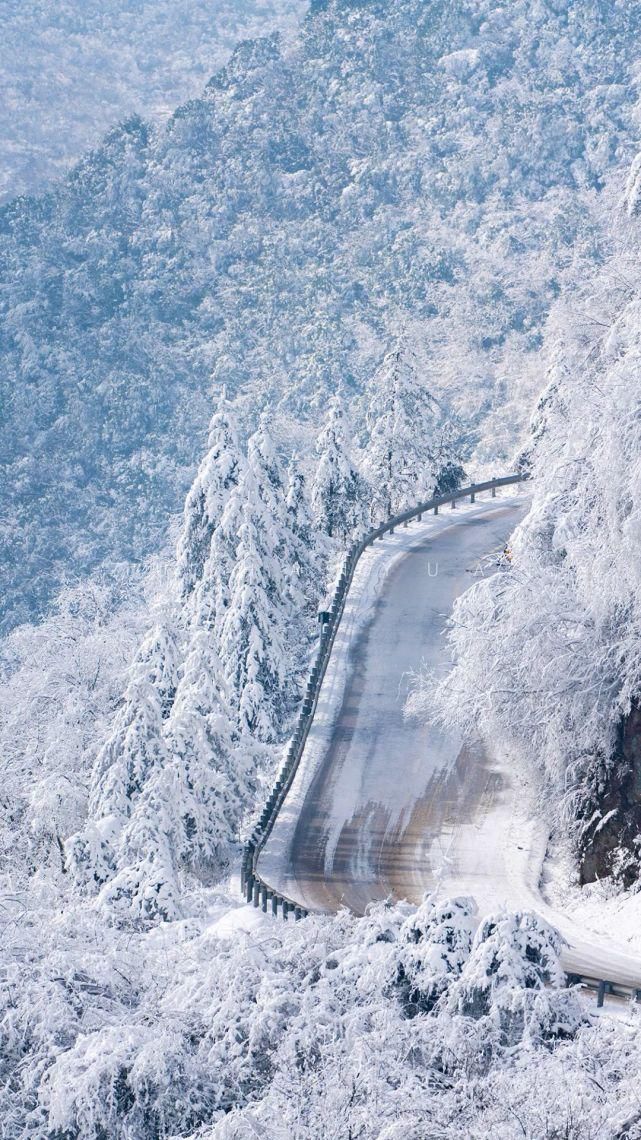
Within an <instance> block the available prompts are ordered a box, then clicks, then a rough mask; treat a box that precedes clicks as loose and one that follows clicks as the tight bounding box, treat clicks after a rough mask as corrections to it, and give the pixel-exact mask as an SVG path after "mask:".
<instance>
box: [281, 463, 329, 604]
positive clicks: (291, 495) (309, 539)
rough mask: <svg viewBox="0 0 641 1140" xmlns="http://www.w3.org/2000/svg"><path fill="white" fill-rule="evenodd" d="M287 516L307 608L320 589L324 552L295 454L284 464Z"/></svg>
mask: <svg viewBox="0 0 641 1140" xmlns="http://www.w3.org/2000/svg"><path fill="white" fill-rule="evenodd" d="M287 519H288V524H289V531H290V549H291V552H292V555H293V560H294V561H293V569H294V570H295V572H296V574H297V576H298V581H299V583H300V588H301V590H302V593H303V596H304V599H305V603H306V605H307V607H308V608H312V607H315V606H316V604H317V602H318V598H319V596H320V594H321V593H322V584H323V581H324V577H325V567H324V557H323V556H324V554H325V552H324V551H323V550H322V543H321V542H319V540H318V537H317V535H316V533H315V528H314V520H313V517H312V509H311V503H310V501H309V498H308V495H307V487H306V481H305V475H304V473H303V469H302V467H301V465H300V463H299V461H298V456H296V455H293V456H292V458H291V459H290V461H289V465H288V468H287Z"/></svg>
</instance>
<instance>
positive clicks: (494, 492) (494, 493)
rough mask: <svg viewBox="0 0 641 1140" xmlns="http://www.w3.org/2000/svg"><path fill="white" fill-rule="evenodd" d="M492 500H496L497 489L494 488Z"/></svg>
mask: <svg viewBox="0 0 641 1140" xmlns="http://www.w3.org/2000/svg"><path fill="white" fill-rule="evenodd" d="M492 498H493V499H495V498H496V487H492Z"/></svg>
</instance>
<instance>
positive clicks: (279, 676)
mask: <svg viewBox="0 0 641 1140" xmlns="http://www.w3.org/2000/svg"><path fill="white" fill-rule="evenodd" d="M243 491H244V494H245V504H244V507H243V512H242V523H241V526H240V532H239V541H238V548H237V552H236V557H237V560H236V565H235V567H234V569H233V572H232V576H231V580H230V604H229V607H228V609H227V612H226V614H225V618H224V621H223V626H222V631H221V658H222V661H223V665H224V668H225V671H226V675H227V676H229V677H230V678H231V681H232V686H233V692H234V696H235V703H236V706H237V708H238V723H239V728H240V730H241V732H242V733H245V732H248V733H249V734H250V735H252V736H254V737H256V738H257V739H258V740H261V741H265V742H267V741H271V740H273V739H274V738H275V735H276V727H277V725H278V724H279V723H280V720H281V718H282V714H283V710H284V706H285V693H284V685H285V675H286V666H285V646H286V639H287V625H288V621H289V619H290V618H291V616H292V607H291V604H290V600H289V595H290V590H289V586H290V583H289V581H288V576H287V574H286V573H285V564H284V563H283V561H282V560H281V557H280V554H281V552H282V549H283V535H282V531H281V530H280V528H279V527H278V526H277V522H278V520H277V519H276V520H275V519H274V516H273V514H272V513H271V512H270V511H269V509H268V506H267V505H266V503H265V502H264V500H263V498H262V496H261V486H260V484H259V483H258V481H257V479H256V477H255V474H254V470H253V469H252V467H250V470H249V471H248V472H247V473H246V475H245V479H244V481H243Z"/></svg>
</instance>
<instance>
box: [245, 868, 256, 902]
mask: <svg viewBox="0 0 641 1140" xmlns="http://www.w3.org/2000/svg"><path fill="white" fill-rule="evenodd" d="M253 892H254V876H253V875H252V873H251V871H250V872H249V875H248V876H247V886H246V888H245V897H246V899H247V902H248V903H250V902H251V901H252V894H253Z"/></svg>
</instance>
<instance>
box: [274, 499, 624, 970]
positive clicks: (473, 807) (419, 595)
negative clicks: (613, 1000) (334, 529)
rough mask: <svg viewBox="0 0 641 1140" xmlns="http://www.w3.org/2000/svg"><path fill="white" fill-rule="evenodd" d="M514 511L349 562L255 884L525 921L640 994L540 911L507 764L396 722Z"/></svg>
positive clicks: (499, 506)
mask: <svg viewBox="0 0 641 1140" xmlns="http://www.w3.org/2000/svg"><path fill="white" fill-rule="evenodd" d="M525 509H526V499H525V497H524V496H523V495H520V494H518V493H514V492H513V491H512V490H510V491H509V493H507V494H504V495H503V496H502V497H501V498H499V499H496V500H488V501H486V502H483V503H480V502H477V503H476V504H465V505H463V504H459V506H458V507H457V509H456V510H455V511H450V510H448V511H444V512H443V513H442V514H441V515H439V516H438V517H436V518H435V517H434V516H429V517H427V518H425V519H424V520H423V521H422V522H420V523H419V522H413V523H411V524H410V525H409V526H408V527H407V528H401V529H400V530H398V531H396V532H395V533H394V534H392V535H386V536H385V537H384V538H383V539H382V540H381V541H379V542H377V543H376V544H375V545H374V546H373V547H371V548H369V549H368V550H367V551H366V552H365V553H364V554H363V556H362V557H361V559H360V561H359V563H358V566H357V569H356V572H355V575H354V581H353V583H352V587H351V589H350V592H349V595H348V598H347V602H346V605H345V610H344V614H343V618H342V621H341V624H340V627H339V630H338V633H337V636H336V641H335V644H334V649H333V652H332V655H331V659H330V663H329V666H328V669H327V673H326V675H325V679H324V681H323V686H322V689H321V694H320V698H319V702H318V707H317V710H316V715H315V717H314V722H313V725H312V727H311V730H310V734H309V737H308V740H307V744H306V748H305V752H304V755H303V759H302V762H301V764H300V767H299V769H298V772H297V775H296V778H295V780H294V783H293V785H292V787H291V789H290V792H289V794H288V796H287V799H286V801H285V803H284V805H283V807H282V808H281V811H280V813H279V815H278V818H277V820H276V823H275V826H274V829H273V831H272V834H271V836H270V838H269V840H268V842H267V844H266V846H265V848H264V850H263V852H262V853H261V855H260V860H259V871H260V874H261V876H262V878H263V880H264V881H266V882H267V883H269V884H270V886H272V887H274V888H276V889H277V890H279V891H281V892H283V893H284V894H285V895H288V896H289V897H291V898H296V899H297V900H299V901H300V902H302V903H304V905H305V906H306V907H308V908H309V909H310V910H321V911H335V910H337V909H338V908H339V907H340V906H342V905H344V906H347V907H349V908H350V909H351V910H353V911H354V912H356V913H362V912H363V911H364V909H365V907H366V906H367V904H368V903H369V902H371V901H372V900H375V899H381V898H386V897H388V896H392V897H394V898H397V899H400V898H406V899H408V900H410V901H413V902H419V901H420V899H421V898H422V896H423V894H424V893H425V891H426V890H429V889H432V888H434V887H438V888H439V890H440V892H442V893H444V894H449V895H452V894H466V895H472V896H473V897H474V898H475V900H476V903H477V906H478V911H479V915H481V914H484V913H487V912H488V911H490V910H494V909H496V908H497V907H498V906H500V905H502V904H504V903H505V904H507V905H508V906H510V907H513V908H514V907H527V908H529V909H535V910H537V911H538V912H539V913H541V914H544V915H545V916H546V917H548V918H549V919H550V920H551V921H552V922H553V923H554V924H555V925H556V926H557V927H558V928H559V929H560V930H561V932H562V933H563V934H564V936H565V938H566V939H567V941H568V943H569V947H568V950H567V952H566V955H565V966H566V969H567V970H568V971H570V972H575V973H581V974H584V975H586V976H590V977H600V978H607V979H608V980H610V981H613V982H620V983H624V984H626V985H633V986H641V964H639V963H638V962H637V960H636V959H635V958H634V957H632V956H629V955H627V954H626V953H625V951H624V949H623V948H620V947H617V946H616V945H615V944H610V943H609V942H606V941H604V940H602V939H601V940H599V939H598V936H597V935H594V936H591V935H590V932H589V931H584V930H579V929H578V928H576V927H575V925H574V924H573V923H572V921H571V920H569V919H567V918H566V916H564V915H563V914H562V913H559V912H557V911H555V910H553V909H552V908H551V907H550V906H549V905H547V903H546V901H545V899H544V898H543V897H542V895H541V892H540V890H539V882H540V878H541V869H542V865H543V860H544V858H545V851H546V846H547V833H546V832H545V830H544V829H543V828H542V827H541V825H540V824H538V823H536V822H533V821H536V819H537V813H536V812H535V810H534V807H533V804H532V796H533V791H532V789H531V788H530V787H529V785H528V779H527V773H524V772H522V771H520V770H519V769H518V765H517V761H516V760H515V759H514V758H510V759H509V760H508V759H507V758H506V757H503V756H501V755H497V754H495V752H494V751H490V750H489V749H488V748H487V747H483V746H482V745H480V744H478V745H475V746H470V745H466V744H464V743H463V742H462V740H461V739H460V738H459V737H458V736H457V735H456V734H455V733H451V732H445V731H442V730H441V729H439V728H436V727H435V726H433V725H430V724H426V723H425V722H424V721H422V720H418V719H408V718H407V717H405V716H404V713H403V706H404V704H405V699H406V696H407V693H408V687H409V685H410V683H411V675H412V674H413V673H414V672H416V671H417V670H419V669H421V668H422V667H424V666H426V667H427V668H428V669H430V670H431V671H434V672H436V673H442V672H444V671H447V668H448V664H449V661H448V656H447V652H446V649H445V645H444V638H443V633H444V629H445V624H446V621H447V618H448V616H449V615H450V613H451V611H452V605H453V602H454V600H455V598H456V597H457V596H458V595H459V594H460V593H462V592H463V590H465V589H466V587H467V586H468V585H469V584H470V583H471V581H472V580H473V576H474V575H475V574H478V573H480V572H483V570H485V572H487V570H488V568H489V569H491V568H492V556H493V555H494V554H495V553H497V552H500V551H501V550H502V548H503V546H504V545H505V542H506V541H507V539H508V537H509V535H510V533H511V531H512V530H513V529H514V527H515V526H516V524H517V523H518V521H519V520H520V518H521V517H522V516H523V514H524V512H525Z"/></svg>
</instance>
